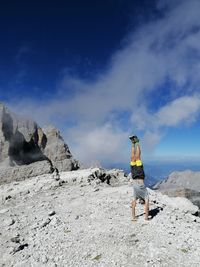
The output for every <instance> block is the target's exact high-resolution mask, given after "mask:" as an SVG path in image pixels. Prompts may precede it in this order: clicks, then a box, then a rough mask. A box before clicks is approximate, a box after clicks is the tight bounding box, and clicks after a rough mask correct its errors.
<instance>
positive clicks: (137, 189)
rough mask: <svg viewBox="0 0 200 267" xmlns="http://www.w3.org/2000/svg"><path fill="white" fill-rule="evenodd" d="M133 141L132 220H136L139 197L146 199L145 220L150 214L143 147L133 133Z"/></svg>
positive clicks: (131, 138) (131, 164) (131, 163)
mask: <svg viewBox="0 0 200 267" xmlns="http://www.w3.org/2000/svg"><path fill="white" fill-rule="evenodd" d="M129 139H130V140H131V142H132V149H131V162H130V166H131V176H132V179H133V200H132V220H133V221H135V220H136V215H135V207H136V201H137V199H142V201H144V213H145V220H148V216H149V194H148V191H147V189H146V187H145V185H144V178H145V173H144V169H143V164H142V161H141V149H140V144H139V139H138V137H137V136H135V135H132V136H130V137H129Z"/></svg>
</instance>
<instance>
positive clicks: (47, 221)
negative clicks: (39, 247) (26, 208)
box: [41, 218, 51, 227]
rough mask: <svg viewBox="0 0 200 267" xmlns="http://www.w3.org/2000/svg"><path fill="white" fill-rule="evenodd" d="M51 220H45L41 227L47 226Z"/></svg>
mask: <svg viewBox="0 0 200 267" xmlns="http://www.w3.org/2000/svg"><path fill="white" fill-rule="evenodd" d="M50 222H51V219H49V218H47V219H46V221H44V222H43V223H42V225H41V227H45V226H47V225H48V224H49V223H50Z"/></svg>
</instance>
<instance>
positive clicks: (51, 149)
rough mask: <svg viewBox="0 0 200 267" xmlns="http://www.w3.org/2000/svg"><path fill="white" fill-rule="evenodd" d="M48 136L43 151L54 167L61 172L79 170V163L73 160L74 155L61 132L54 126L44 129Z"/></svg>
mask: <svg viewBox="0 0 200 267" xmlns="http://www.w3.org/2000/svg"><path fill="white" fill-rule="evenodd" d="M43 133H44V135H45V136H46V144H45V146H44V147H41V149H43V153H44V155H46V156H47V157H48V158H49V159H50V160H51V162H52V163H53V166H54V167H56V168H57V169H58V170H59V171H71V170H77V169H78V168H79V164H78V161H76V160H75V159H73V157H72V154H71V152H70V150H69V147H68V146H67V144H65V142H64V140H63V138H62V136H61V135H60V132H59V131H58V130H57V129H56V128H55V127H53V126H48V127H46V128H44V129H43Z"/></svg>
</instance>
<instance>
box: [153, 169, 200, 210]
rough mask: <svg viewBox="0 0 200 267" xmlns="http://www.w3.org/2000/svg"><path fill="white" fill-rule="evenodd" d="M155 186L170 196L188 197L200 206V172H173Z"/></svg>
mask: <svg viewBox="0 0 200 267" xmlns="http://www.w3.org/2000/svg"><path fill="white" fill-rule="evenodd" d="M153 188H154V189H157V190H159V191H161V192H162V193H163V194H167V195H168V196H173V197H176V196H181V197H186V198H188V199H189V200H191V201H192V203H194V204H195V205H198V206H199V207H200V172H193V171H190V170H186V171H183V172H173V173H171V174H170V175H169V177H168V178H167V179H165V180H163V181H161V182H159V183H157V184H156V185H154V187H153Z"/></svg>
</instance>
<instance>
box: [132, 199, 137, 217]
mask: <svg viewBox="0 0 200 267" xmlns="http://www.w3.org/2000/svg"><path fill="white" fill-rule="evenodd" d="M131 206H132V221H136V217H135V207H136V200H135V199H133V200H132V205H131Z"/></svg>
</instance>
